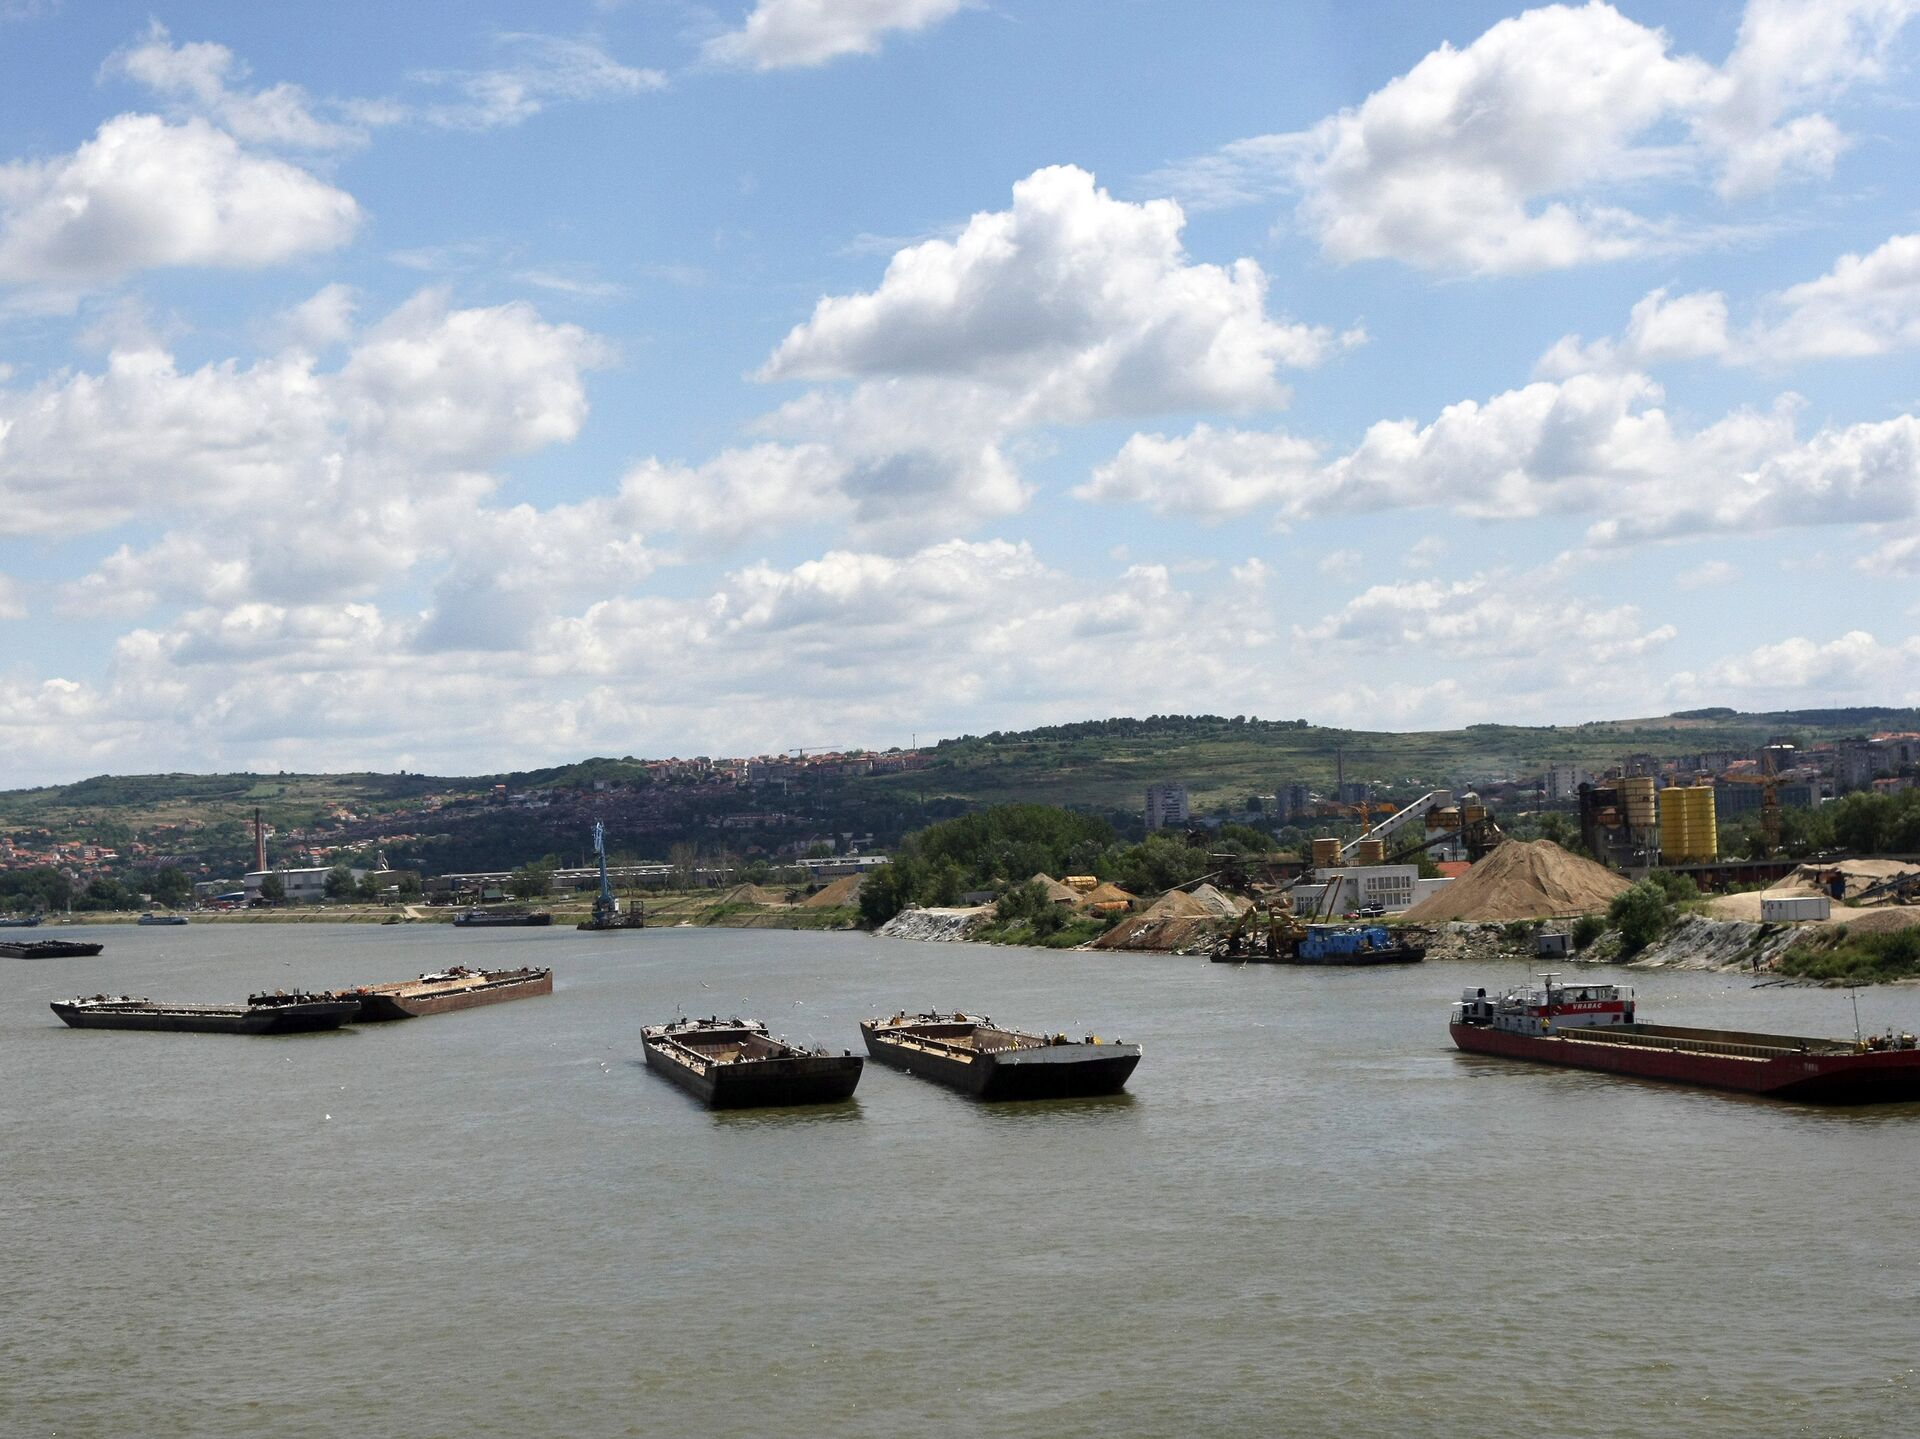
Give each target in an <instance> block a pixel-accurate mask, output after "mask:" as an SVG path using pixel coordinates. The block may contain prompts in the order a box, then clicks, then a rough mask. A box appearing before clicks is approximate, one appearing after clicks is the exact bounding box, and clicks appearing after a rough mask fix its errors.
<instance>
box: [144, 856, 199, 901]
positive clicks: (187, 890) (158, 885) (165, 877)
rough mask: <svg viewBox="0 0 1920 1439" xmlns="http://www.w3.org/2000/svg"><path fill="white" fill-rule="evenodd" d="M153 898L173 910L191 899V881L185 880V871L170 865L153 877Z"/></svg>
mask: <svg viewBox="0 0 1920 1439" xmlns="http://www.w3.org/2000/svg"><path fill="white" fill-rule="evenodd" d="M153 897H154V899H155V900H157V901H158V902H159V903H161V904H164V905H166V906H167V908H169V909H173V908H175V907H177V906H179V905H183V904H185V903H186V902H187V901H188V900H189V899H191V898H192V897H193V881H192V880H190V879H188V878H187V875H186V871H184V870H182V869H180V868H179V867H178V866H176V865H171V864H170V865H168V866H167V867H166V868H165V869H163V870H161V871H160V873H158V874H156V875H155V876H154V877H153Z"/></svg>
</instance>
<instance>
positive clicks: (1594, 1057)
mask: <svg viewBox="0 0 1920 1439" xmlns="http://www.w3.org/2000/svg"><path fill="white" fill-rule="evenodd" d="M1540 978H1541V983H1539V984H1536V985H1528V986H1523V987H1521V988H1517V989H1510V990H1508V991H1507V992H1506V993H1505V994H1502V995H1500V996H1498V997H1491V996H1489V995H1488V994H1487V992H1486V990H1484V989H1469V990H1467V991H1465V992H1464V993H1463V994H1462V995H1461V997H1460V999H1459V1001H1458V1002H1457V1003H1455V1004H1454V1006H1453V1016H1452V1020H1451V1022H1450V1023H1449V1025H1448V1029H1449V1031H1450V1032H1451V1034H1452V1036H1453V1042H1454V1043H1455V1044H1456V1045H1458V1046H1459V1047H1460V1048H1461V1049H1463V1050H1466V1051H1468V1052H1470V1053H1473V1054H1491V1055H1497V1056H1499V1057H1501V1058H1503V1059H1526V1060H1532V1061H1534V1062H1536V1063H1540V1064H1559V1065H1566V1066H1570V1067H1572V1068H1575V1069H1597V1070H1602V1071H1604V1072H1606V1073H1609V1074H1626V1075H1633V1076H1635V1077H1637V1078H1641V1079H1658V1080H1665V1081H1667V1082H1668V1083H1672V1084H1691V1085H1695V1086H1697V1087H1700V1088H1705V1089H1729V1090H1736V1091H1738V1092H1740V1093H1743V1094H1759V1095H1766V1096H1768V1097H1770V1098H1774V1099H1795V1100H1803V1101H1807V1102H1810V1103H1819V1104H1897V1103H1909V1102H1913V1101H1916V1100H1920V1043H1917V1042H1916V1041H1915V1039H1914V1036H1913V1035H1911V1034H1886V1035H1875V1036H1872V1037H1869V1038H1865V1039H1852V1040H1846V1039H1815V1038H1809V1037H1805V1036H1801V1035H1792V1034H1752V1033H1748V1032H1746V1031H1743V1030H1732V1029H1689V1028H1683V1027H1681V1026H1678V1025H1666V1024H1641V1023H1639V1022H1638V1021H1637V1019H1636V1018H1635V1007H1634V998H1633V991H1632V990H1631V989H1629V988H1627V987H1626V986H1624V985H1618V984H1561V983H1559V982H1558V979H1557V976H1555V975H1551V974H1548V975H1542V976H1541V977H1540Z"/></svg>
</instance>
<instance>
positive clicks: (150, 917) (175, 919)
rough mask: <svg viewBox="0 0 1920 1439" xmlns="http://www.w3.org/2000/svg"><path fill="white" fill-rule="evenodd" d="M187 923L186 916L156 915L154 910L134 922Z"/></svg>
mask: <svg viewBox="0 0 1920 1439" xmlns="http://www.w3.org/2000/svg"><path fill="white" fill-rule="evenodd" d="M186 922H187V917H186V916H185V915H184V914H155V913H154V912H153V911H152V910H148V911H147V912H146V913H145V914H143V915H141V916H140V918H138V919H136V920H135V921H134V923H135V924H185V923H186Z"/></svg>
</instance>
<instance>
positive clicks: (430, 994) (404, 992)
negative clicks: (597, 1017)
mask: <svg viewBox="0 0 1920 1439" xmlns="http://www.w3.org/2000/svg"><path fill="white" fill-rule="evenodd" d="M341 993H342V994H344V995H348V996H351V997H352V998H355V999H358V1000H359V1001H360V1018H361V1019H362V1020H366V1021H379V1020H389V1019H414V1018H417V1017H419V1016H420V1015H423V1014H445V1013H446V1012H447V1011H448V1010H450V1009H472V1008H474V1007H475V1006H476V1005H481V1004H501V1003H503V1002H505V1001H506V1000H509V999H525V998H527V997H528V996H530V995H535V994H552V993H553V971H552V970H551V969H468V968H467V967H466V966H465V965H464V964H456V965H454V966H453V968H451V969H443V970H440V971H439V972H438V973H435V974H423V975H421V976H420V977H419V978H418V979H403V980H400V981H399V982H398V983H395V984H363V985H360V986H358V987H357V988H354V989H349V990H343V991H341Z"/></svg>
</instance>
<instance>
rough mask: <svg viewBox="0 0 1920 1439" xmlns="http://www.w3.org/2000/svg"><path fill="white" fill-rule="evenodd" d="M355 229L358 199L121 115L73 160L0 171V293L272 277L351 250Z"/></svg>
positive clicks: (194, 128) (225, 143)
mask: <svg viewBox="0 0 1920 1439" xmlns="http://www.w3.org/2000/svg"><path fill="white" fill-rule="evenodd" d="M359 221H360V210H359V207H358V206H357V205H356V204H355V203H354V201H353V197H352V196H351V195H348V194H346V193H345V192H344V191H341V190H336V189H334V188H333V187H332V186H330V185H327V184H324V183H322V182H321V181H320V180H317V179H315V178H314V177H313V176H312V175H310V174H308V173H307V172H306V171H304V170H301V169H298V168H297V167H295V166H293V165H290V164H287V163H286V162H285V161H283V160H276V159H271V158H267V157H263V156H259V155H253V154H249V153H248V152H246V151H245V150H243V149H241V147H240V146H239V145H238V144H236V143H235V141H234V140H233V138H232V137H231V136H229V135H226V134H224V133H222V132H221V131H219V130H216V129H214V128H213V127H212V126H211V125H209V124H207V123H206V122H205V121H203V120H197V119H196V120H188V121H186V122H185V123H183V124H178V125H169V124H167V123H166V122H165V121H162V120H160V119H158V118H156V117H154V116H151V115H122V116H120V117H118V118H117V119H113V120H109V121H107V123H106V124H104V125H102V126H101V127H100V130H99V132H98V134H96V135H95V136H94V138H93V139H91V140H89V141H87V142H86V143H85V144H84V145H82V146H81V147H80V148H79V149H78V150H76V151H74V152H73V153H72V154H70V155H64V156H61V157H60V158H58V159H56V160H48V161H37V162H36V161H16V162H14V163H11V164H7V165H0V283H6V282H11V283H15V284H20V283H36V284H42V285H48V286H56V287H62V286H63V287H86V286H93V285H102V284H110V283H112V282H114V281H116V280H119V279H121V278H122V277H124V276H126V275H128V274H131V273H133V272H134V271H136V270H142V269H149V268H153V267H157V266H182V265H202V266H218V267H238V268H253V267H258V266H262V265H271V264H276V263H279V262H281V261H283V260H289V259H292V258H294V257H296V256H299V255H304V254H310V253H313V252H316V251H321V250H331V249H334V248H336V247H338V246H340V245H343V244H345V243H346V241H347V240H348V239H349V238H350V237H351V236H352V234H353V232H354V230H355V228H356V227H357V226H358V224H359Z"/></svg>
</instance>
